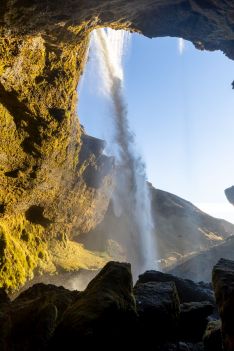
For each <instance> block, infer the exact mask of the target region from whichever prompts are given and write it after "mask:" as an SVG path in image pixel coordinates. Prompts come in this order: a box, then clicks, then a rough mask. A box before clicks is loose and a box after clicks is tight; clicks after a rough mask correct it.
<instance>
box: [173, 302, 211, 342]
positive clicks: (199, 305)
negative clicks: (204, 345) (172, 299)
mask: <svg viewBox="0 0 234 351" xmlns="http://www.w3.org/2000/svg"><path fill="white" fill-rule="evenodd" d="M213 310H214V306H213V305H212V304H211V303H210V302H209V301H203V302H187V303H183V304H181V305H180V339H182V340H188V341H201V340H202V337H203V335H204V332H205V330H206V326H207V323H208V320H207V317H208V316H210V315H211V314H212V313H213Z"/></svg>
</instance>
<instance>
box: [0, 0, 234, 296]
mask: <svg viewBox="0 0 234 351" xmlns="http://www.w3.org/2000/svg"><path fill="white" fill-rule="evenodd" d="M107 26H110V27H112V28H116V29H117V28H124V29H127V30H129V31H137V32H139V33H141V34H143V35H145V36H148V37H159V36H175V37H182V38H184V39H187V40H190V41H192V42H193V43H194V45H195V46H196V47H197V48H198V49H201V50H203V49H206V50H222V51H223V52H224V53H225V54H226V55H227V56H228V57H229V58H231V59H233V58H234V33H233V29H234V4H233V1H232V0H225V1H223V0H215V1H214V0H202V1H201V0H166V1H165V0H164V1H162V0H144V1H143V0H142V1H141V0H130V1H126V0H125V1H124V0H115V1H112V0H110V1H98V0H88V1H83V0H67V1H53V0H41V1H38V0H30V1H29V0H13V1H12V0H1V3H0V124H1V128H0V285H1V286H4V287H5V288H7V289H9V290H15V289H17V288H18V287H19V286H20V285H22V284H24V283H25V281H26V279H28V278H30V277H32V276H33V274H35V273H37V274H40V273H43V272H55V271H56V270H62V271H64V270H72V269H78V268H80V267H83V268H92V267H95V268H97V267H101V266H103V265H104V263H105V260H104V259H103V258H102V257H98V256H95V255H94V254H92V253H91V252H89V251H86V250H84V249H83V247H82V246H81V245H79V244H77V242H75V241H74V238H75V237H76V236H77V235H79V234H80V233H85V232H88V231H90V230H91V229H93V228H94V227H95V226H96V225H97V224H98V223H99V222H100V221H101V219H102V218H103V215H104V213H105V211H106V209H107V206H108V202H109V193H110V191H111V187H112V184H111V174H112V170H113V161H112V160H111V159H108V158H106V157H105V156H104V155H103V154H102V150H103V143H102V142H100V141H97V140H95V139H93V138H90V137H88V136H87V135H85V133H84V130H83V128H82V127H81V125H80V124H79V120H78V118H77V116H76V104H77V99H78V97H77V92H76V88H77V84H78V81H79V79H80V76H81V74H82V71H83V69H84V65H85V62H86V54H87V47H88V41H89V35H90V33H91V31H92V30H93V29H95V28H97V27H107ZM232 78H233V77H230V81H231V80H232ZM214 80H215V77H214Z"/></svg>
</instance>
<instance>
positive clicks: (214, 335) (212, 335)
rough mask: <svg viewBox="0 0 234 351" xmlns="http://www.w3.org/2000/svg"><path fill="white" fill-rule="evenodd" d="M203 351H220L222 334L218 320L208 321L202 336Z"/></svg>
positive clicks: (221, 348)
mask: <svg viewBox="0 0 234 351" xmlns="http://www.w3.org/2000/svg"><path fill="white" fill-rule="evenodd" d="M203 343H204V351H222V350H223V345H222V335H221V322H220V320H214V321H210V322H209V323H208V325H207V328H206V331H205V334H204V337H203Z"/></svg>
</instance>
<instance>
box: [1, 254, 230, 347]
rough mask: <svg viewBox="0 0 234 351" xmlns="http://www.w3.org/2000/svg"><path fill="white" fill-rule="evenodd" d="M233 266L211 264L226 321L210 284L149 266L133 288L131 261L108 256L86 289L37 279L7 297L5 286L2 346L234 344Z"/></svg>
mask: <svg viewBox="0 0 234 351" xmlns="http://www.w3.org/2000/svg"><path fill="white" fill-rule="evenodd" d="M233 267H234V262H232V261H224V260H221V261H220V262H219V263H218V264H217V266H215V267H214V276H213V282H214V289H215V296H216V300H217V304H218V309H219V312H220V316H221V321H220V320H219V316H218V311H217V308H216V305H215V299H214V294H213V290H212V287H211V285H210V284H205V283H199V284H197V283H194V282H192V281H191V280H183V279H181V278H177V277H175V276H172V275H168V274H163V273H161V272H157V271H147V272H145V273H144V274H142V275H141V276H140V277H139V279H138V281H137V282H136V284H135V286H134V287H133V282H132V275H131V267H130V264H128V263H119V262H108V263H107V264H106V266H105V267H104V268H103V269H102V270H101V271H100V272H99V274H98V275H97V276H96V277H95V278H94V279H93V280H92V281H91V282H90V283H89V285H88V286H87V288H86V289H85V290H84V291H82V292H78V291H69V290H67V289H65V288H63V287H57V286H54V285H44V284H36V285H34V286H33V287H31V288H29V289H28V290H26V291H24V292H22V293H21V294H20V295H19V296H18V297H17V298H16V299H15V300H13V301H10V299H9V297H8V296H7V294H6V293H5V291H4V290H3V289H1V290H0V349H1V350H3V351H18V350H24V351H31V350H40V351H44V350H47V351H49V350H61V351H62V350H76V349H80V350H82V349H86V350H93V349H94V348H95V349H101V350H106V351H107V350H108V351H110V350H116V351H117V350H118V351H119V350H140V349H142V347H144V348H145V349H146V350H149V351H150V350H152V351H221V350H223V346H222V336H223V342H224V345H225V347H226V348H225V350H226V351H233V350H234V348H233V341H232V340H233V335H234V333H233V316H232V315H233V313H232V306H233V303H234V295H233V291H232V285H233V281H234V269H233ZM229 283H230V284H229ZM221 323H222V326H221ZM221 330H222V334H221Z"/></svg>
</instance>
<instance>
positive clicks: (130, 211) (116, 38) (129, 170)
mask: <svg viewBox="0 0 234 351" xmlns="http://www.w3.org/2000/svg"><path fill="white" fill-rule="evenodd" d="M128 41H129V34H128V33H127V32H125V31H122V30H117V31H115V30H112V29H97V30H95V31H94V32H93V37H92V42H91V45H92V48H93V49H94V52H95V57H96V59H97V63H98V68H99V79H100V82H98V84H100V85H101V88H102V91H103V93H104V94H105V96H106V97H107V99H109V100H108V101H109V103H110V107H111V113H110V118H111V119H112V124H113V129H114V131H113V142H112V144H111V145H109V149H111V151H112V153H113V154H114V156H115V159H116V164H117V171H116V189H115V192H114V195H113V203H114V208H115V210H116V211H117V210H118V212H119V214H121V213H123V214H127V216H128V218H129V232H128V233H124V242H122V245H123V244H124V246H125V248H126V249H127V256H128V257H127V259H128V260H129V261H130V262H131V263H132V270H133V274H134V276H135V277H136V276H137V274H139V273H140V272H143V271H144V270H145V269H157V250H156V238H155V233H154V232H155V231H154V223H153V219H152V214H151V198H150V192H149V187H148V184H147V181H146V173H145V164H144V162H143V160H142V158H141V157H140V156H139V155H138V153H137V152H136V147H135V140H134V135H133V133H132V131H131V130H130V127H129V122H128V115H127V108H126V104H125V99H124V96H123V80H124V70H123V57H124V52H125V49H126V48H127V44H128ZM116 239H118V238H116Z"/></svg>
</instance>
